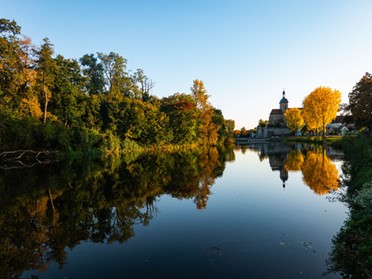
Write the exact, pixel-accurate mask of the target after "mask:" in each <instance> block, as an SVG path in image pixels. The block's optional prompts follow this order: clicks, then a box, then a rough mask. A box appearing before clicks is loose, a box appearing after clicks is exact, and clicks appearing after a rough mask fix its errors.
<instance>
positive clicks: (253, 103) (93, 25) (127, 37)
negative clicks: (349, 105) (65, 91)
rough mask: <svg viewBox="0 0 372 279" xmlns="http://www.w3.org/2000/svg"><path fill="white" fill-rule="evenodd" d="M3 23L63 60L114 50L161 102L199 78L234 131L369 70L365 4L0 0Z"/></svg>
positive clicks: (347, 85)
mask: <svg viewBox="0 0 372 279" xmlns="http://www.w3.org/2000/svg"><path fill="white" fill-rule="evenodd" d="M0 17H1V18H8V19H14V20H16V22H17V23H18V24H19V25H20V26H21V27H22V33H23V34H25V35H27V36H29V37H31V39H32V40H33V43H34V44H36V45H41V43H42V39H43V38H45V37H48V38H49V39H50V40H51V42H52V43H53V44H54V49H55V52H56V53H57V54H61V55H63V56H64V57H65V58H76V59H79V58H80V57H82V56H83V55H84V54H89V53H96V52H104V53H109V52H110V51H113V52H116V53H118V54H119V55H121V56H123V57H124V58H126V59H127V60H128V68H129V69H132V70H135V69H137V68H141V69H143V70H144V71H145V74H146V75H147V76H148V77H149V78H151V79H152V80H153V81H155V82H156V84H155V88H154V89H153V94H154V95H156V96H158V97H164V96H169V95H171V94H173V93H176V92H184V93H190V87H191V86H192V82H193V80H194V79H201V80H203V81H204V84H205V86H206V88H207V90H208V94H209V95H210V96H211V97H210V101H211V103H212V105H213V106H215V107H217V108H219V109H221V110H222V112H223V114H224V117H225V118H226V119H234V120H235V122H236V128H238V129H240V128H241V127H243V126H244V127H246V128H247V129H248V128H253V127H255V126H256V125H257V124H258V121H259V119H268V118H269V113H270V111H271V109H272V108H279V100H280V98H281V94H282V91H283V88H284V89H285V91H286V97H287V99H288V100H289V107H301V106H302V101H303V99H304V97H305V96H306V95H308V94H309V93H310V92H311V91H312V90H314V89H315V88H316V87H318V86H329V87H331V88H334V89H338V90H340V91H341V92H342V101H343V102H347V100H348V97H347V96H348V93H349V92H350V91H351V90H352V88H353V86H354V85H355V84H356V82H358V81H359V80H360V79H361V78H362V76H363V75H364V73H365V72H372V28H371V27H372V1H371V0H287V1H286V0H282V1H279V0H256V1H250V0H121V1H120V0H117V1H113V0H102V1H98V0H86V1H83V0H64V1H57V0H56V1H51V0H35V1H30V0H0Z"/></svg>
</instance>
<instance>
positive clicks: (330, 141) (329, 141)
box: [235, 136, 343, 146]
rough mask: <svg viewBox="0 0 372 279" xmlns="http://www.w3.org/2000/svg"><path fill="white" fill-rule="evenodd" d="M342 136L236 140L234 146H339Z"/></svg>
mask: <svg viewBox="0 0 372 279" xmlns="http://www.w3.org/2000/svg"><path fill="white" fill-rule="evenodd" d="M342 138H343V137H342V136H326V137H324V138H323V137H321V136H311V137H307V136H289V137H272V138H236V139H235V144H238V145H243V144H251V143H265V142H278V141H280V142H287V143H314V144H326V145H339V146H341V141H342Z"/></svg>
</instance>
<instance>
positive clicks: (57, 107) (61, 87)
mask: <svg viewBox="0 0 372 279" xmlns="http://www.w3.org/2000/svg"><path fill="white" fill-rule="evenodd" d="M55 61H56V65H57V69H56V76H55V81H54V86H53V88H52V91H53V95H54V96H53V99H52V100H51V102H50V111H52V112H53V114H54V115H56V116H57V117H58V119H59V120H60V121H61V122H62V123H63V125H65V126H77V125H78V123H79V124H80V123H81V120H82V115H83V114H84V110H85V109H86V107H85V106H83V105H82V102H83V100H85V99H86V98H90V96H88V95H85V94H84V88H85V79H84V77H83V76H82V75H81V69H80V65H79V63H78V62H77V61H76V60H71V59H65V58H64V57H63V56H62V55H58V56H57V58H56V59H55ZM78 126H81V125H78Z"/></svg>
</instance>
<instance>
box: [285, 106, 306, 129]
mask: <svg viewBox="0 0 372 279" xmlns="http://www.w3.org/2000/svg"><path fill="white" fill-rule="evenodd" d="M284 117H285V120H286V121H287V126H288V128H289V129H290V130H291V131H292V132H297V131H298V130H301V128H302V127H303V126H304V124H305V122H304V119H303V117H302V112H301V110H299V109H298V108H289V109H287V110H286V111H285V113H284Z"/></svg>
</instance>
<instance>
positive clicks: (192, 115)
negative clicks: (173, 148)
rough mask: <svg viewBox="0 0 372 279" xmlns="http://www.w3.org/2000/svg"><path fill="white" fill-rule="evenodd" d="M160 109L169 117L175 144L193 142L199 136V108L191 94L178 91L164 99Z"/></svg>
mask: <svg viewBox="0 0 372 279" xmlns="http://www.w3.org/2000/svg"><path fill="white" fill-rule="evenodd" d="M160 110H161V111H163V112H165V113H166V115H167V116H168V118H169V128H168V129H169V130H171V131H172V134H173V139H172V143H174V144H186V143H192V142H194V141H195V140H196V138H197V129H198V126H197V110H196V103H195V100H194V99H193V97H192V96H191V95H187V94H181V93H176V94H173V95H171V96H169V97H166V98H163V99H162V104H161V106H160Z"/></svg>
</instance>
